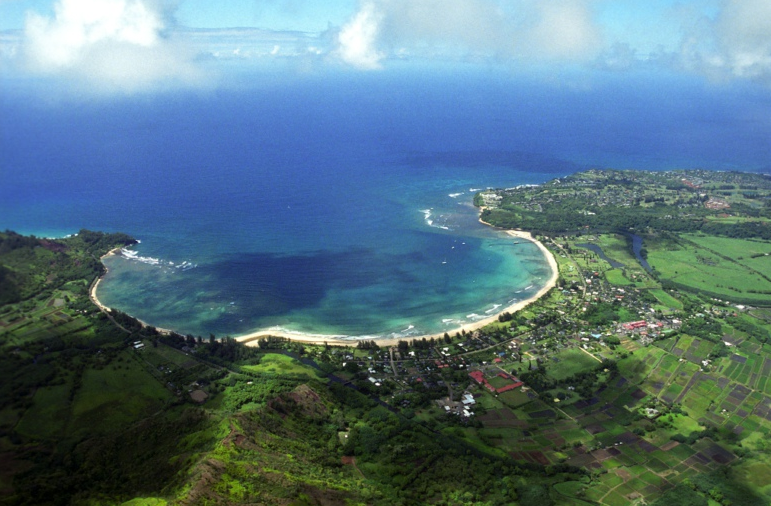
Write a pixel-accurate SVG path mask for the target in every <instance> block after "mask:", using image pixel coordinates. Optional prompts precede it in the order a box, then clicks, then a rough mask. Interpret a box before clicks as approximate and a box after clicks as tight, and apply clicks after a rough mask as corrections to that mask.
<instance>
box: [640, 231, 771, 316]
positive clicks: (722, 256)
mask: <svg viewBox="0 0 771 506" xmlns="http://www.w3.org/2000/svg"><path fill="white" fill-rule="evenodd" d="M695 239H698V241H699V242H698V243H697V242H696V241H695V240H694V241H693V242H691V241H688V242H679V241H675V240H671V239H669V240H667V239H651V240H647V241H646V245H647V246H648V262H649V263H650V264H651V266H652V267H654V268H655V269H656V271H657V272H658V273H659V276H660V277H661V279H663V280H669V281H673V282H676V283H679V284H681V285H684V286H686V287H689V288H691V289H695V290H699V291H702V292H706V293H709V294H715V295H717V296H723V297H725V298H728V299H732V300H741V301H745V300H746V301H752V300H755V301H757V302H760V303H761V304H763V303H767V302H768V298H767V297H764V296H762V295H759V294H762V293H765V292H771V281H770V280H769V279H768V278H767V274H766V273H764V272H760V271H756V270H755V267H754V266H752V267H749V266H747V265H744V264H742V263H740V262H745V263H747V260H746V257H743V260H741V261H740V260H738V258H739V257H740V256H741V255H739V254H738V253H739V251H742V249H741V248H740V247H738V246H734V247H731V248H729V247H726V246H725V244H723V242H724V241H726V240H728V241H731V240H730V239H721V238H713V237H709V238H706V237H697V238H695ZM747 242H749V241H747ZM694 245H696V246H695V247H694ZM703 245H709V246H711V247H710V248H707V247H705V246H703ZM712 247H714V248H719V249H718V250H713V249H712ZM716 251H720V252H721V253H719V254H718V253H717V252H716ZM744 252H745V253H746V250H744ZM743 254H744V253H743ZM731 255H733V256H731ZM763 258H765V257H763ZM764 270H765V267H764Z"/></svg>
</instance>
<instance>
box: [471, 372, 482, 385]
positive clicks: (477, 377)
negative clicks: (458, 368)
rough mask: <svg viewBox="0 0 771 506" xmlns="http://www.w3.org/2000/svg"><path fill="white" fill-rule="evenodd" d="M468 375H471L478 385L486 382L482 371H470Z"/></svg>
mask: <svg viewBox="0 0 771 506" xmlns="http://www.w3.org/2000/svg"><path fill="white" fill-rule="evenodd" d="M468 375H469V376H471V377H472V378H473V379H474V380H475V381H476V382H477V383H479V384H480V385H481V384H483V383H486V381H485V375H484V373H483V372H482V371H472V372H470V373H469V374H468Z"/></svg>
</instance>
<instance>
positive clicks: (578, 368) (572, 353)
mask: <svg viewBox="0 0 771 506" xmlns="http://www.w3.org/2000/svg"><path fill="white" fill-rule="evenodd" d="M555 356H556V358H557V360H559V362H555V361H551V362H549V363H548V364H547V367H546V372H547V374H548V375H549V376H550V377H551V378H553V379H555V380H561V379H565V378H569V377H570V376H573V375H574V374H576V373H579V372H583V371H587V370H589V369H593V368H595V367H597V365H598V364H599V362H598V361H597V360H595V359H593V358H592V357H591V356H589V355H588V354H586V353H584V352H583V351H581V350H579V349H578V348H568V349H564V350H561V351H560V352H559V353H557V354H556V355H555Z"/></svg>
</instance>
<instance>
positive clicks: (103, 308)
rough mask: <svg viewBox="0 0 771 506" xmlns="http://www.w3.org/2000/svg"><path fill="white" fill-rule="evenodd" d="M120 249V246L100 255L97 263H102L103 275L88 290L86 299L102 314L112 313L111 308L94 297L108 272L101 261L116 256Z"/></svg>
mask: <svg viewBox="0 0 771 506" xmlns="http://www.w3.org/2000/svg"><path fill="white" fill-rule="evenodd" d="M122 248H123V247H122V246H118V247H117V248H113V249H111V250H110V251H108V252H107V253H105V254H104V255H102V256H101V257H99V261H100V262H102V265H103V266H104V274H102V275H101V276H99V277H98V278H96V280H95V281H94V282H93V283H92V284H91V289H89V291H88V297H89V298H90V299H91V302H93V303H94V304H95V305H96V307H98V308H99V310H100V311H104V312H109V311H112V308H110V307H107V306H105V305H104V304H102V302H101V301H100V300H99V298H98V297H97V296H96V289H97V287H98V286H99V283H101V282H102V280H103V279H104V277H105V276H106V275H107V273H108V272H109V269H108V268H107V266H106V265H104V262H103V260H104V259H105V258H107V257H111V256H115V255H117V254H118V251H120V250H121V249H122Z"/></svg>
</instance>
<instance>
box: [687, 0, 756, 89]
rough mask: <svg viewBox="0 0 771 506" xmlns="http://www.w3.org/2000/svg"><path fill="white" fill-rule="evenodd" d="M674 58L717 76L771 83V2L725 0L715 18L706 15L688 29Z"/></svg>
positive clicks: (690, 66) (691, 68)
mask: <svg viewBox="0 0 771 506" xmlns="http://www.w3.org/2000/svg"><path fill="white" fill-rule="evenodd" d="M674 61H675V62H676V64H677V65H679V66H680V67H682V68H685V69H686V70H690V71H692V72H699V73H702V74H705V75H707V76H709V77H711V78H714V79H726V78H745V79H753V80H757V81H760V82H765V83H766V84H771V2H769V1H768V0H724V1H723V2H722V4H721V8H720V10H719V11H718V12H717V14H716V15H715V16H714V18H708V17H706V16H703V17H701V18H700V19H699V20H698V21H696V22H694V23H692V24H691V26H690V27H689V28H688V30H686V31H685V33H684V36H683V40H682V43H681V46H680V48H679V52H678V53H677V54H676V59H675V60H674Z"/></svg>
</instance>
